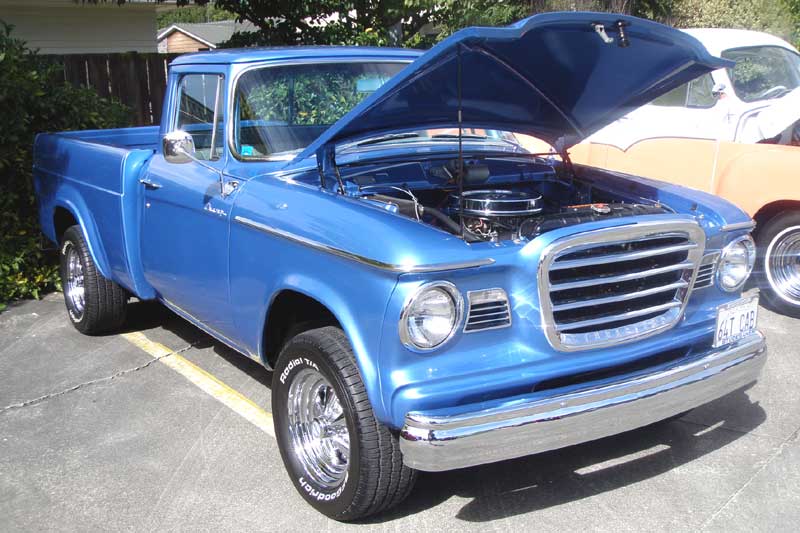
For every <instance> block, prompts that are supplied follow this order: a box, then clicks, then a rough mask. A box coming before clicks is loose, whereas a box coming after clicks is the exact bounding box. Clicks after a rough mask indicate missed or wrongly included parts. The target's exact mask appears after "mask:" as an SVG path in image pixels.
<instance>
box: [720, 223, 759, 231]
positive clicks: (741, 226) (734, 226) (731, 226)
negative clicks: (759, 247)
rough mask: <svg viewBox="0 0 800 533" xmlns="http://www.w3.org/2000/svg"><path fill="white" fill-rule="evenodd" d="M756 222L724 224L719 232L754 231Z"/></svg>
mask: <svg viewBox="0 0 800 533" xmlns="http://www.w3.org/2000/svg"><path fill="white" fill-rule="evenodd" d="M755 227H756V221H755V220H748V221H747V222H737V223H736V224H725V225H724V226H722V227H721V228H720V229H719V230H720V231H736V230H740V229H749V230H752V229H755Z"/></svg>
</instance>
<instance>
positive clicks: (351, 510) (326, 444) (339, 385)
mask: <svg viewBox="0 0 800 533" xmlns="http://www.w3.org/2000/svg"><path fill="white" fill-rule="evenodd" d="M272 407H273V413H274V417H275V433H276V436H277V439H278V446H279V447H280V451H281V457H282V458H283V463H284V465H285V466H286V470H287V472H288V473H289V476H290V477H291V479H292V482H293V483H294V486H295V488H296V489H297V491H298V492H299V493H300V494H301V495H302V496H303V498H305V500H306V501H307V502H308V503H310V504H311V505H312V506H313V507H314V508H316V509H317V510H318V511H320V512H322V513H323V514H325V515H327V516H329V517H331V518H334V519H336V520H355V519H357V518H362V517H365V516H368V515H371V514H375V513H378V512H381V511H384V510H386V509H388V508H390V507H392V506H394V505H396V504H398V503H400V502H401V501H402V500H403V499H405V498H406V496H407V495H408V493H409V492H410V491H411V488H412V487H413V484H414V481H415V479H416V471H414V470H411V469H410V468H408V467H406V466H405V465H404V464H403V461H402V457H401V454H400V447H399V444H398V441H397V437H396V436H395V435H393V434H392V433H391V432H390V431H389V429H388V428H387V427H386V426H384V425H382V424H381V423H380V422H378V421H377V420H376V419H375V415H374V414H373V412H372V407H371V406H370V402H369V399H368V398H367V394H366V391H365V389H364V383H363V382H362V380H361V375H360V373H359V371H358V367H357V366H356V363H355V359H354V357H353V353H352V351H351V349H350V345H349V343H348V341H347V338H346V337H345V335H344V333H343V332H342V330H340V329H338V328H335V327H330V326H329V327H323V328H319V329H314V330H310V331H306V332H304V333H301V334H299V335H297V336H296V337H294V338H293V339H291V340H290V341H289V342H288V343H287V344H286V346H285V347H284V348H283V350H282V351H281V355H280V357H279V358H278V362H277V363H276V365H275V373H274V378H273V386H272Z"/></svg>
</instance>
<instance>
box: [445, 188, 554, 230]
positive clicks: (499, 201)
mask: <svg viewBox="0 0 800 533" xmlns="http://www.w3.org/2000/svg"><path fill="white" fill-rule="evenodd" d="M542 209H543V206H542V195H541V194H538V193H532V192H525V191H510V190H502V189H491V190H477V191H465V192H464V194H463V195H461V194H458V193H452V194H450V195H449V196H448V198H447V210H448V213H449V214H450V215H451V216H452V217H453V218H454V219H456V220H457V219H458V217H459V213H463V217H464V230H465V231H467V232H469V233H470V234H471V235H472V236H474V237H476V238H477V239H478V240H498V239H500V238H501V237H502V236H503V235H510V236H511V237H512V238H513V237H514V236H518V235H519V230H520V228H521V227H522V225H523V224H524V223H525V221H526V220H529V219H531V217H534V216H535V215H538V214H540V213H541V212H542Z"/></svg>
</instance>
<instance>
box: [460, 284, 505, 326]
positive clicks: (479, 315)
mask: <svg viewBox="0 0 800 533" xmlns="http://www.w3.org/2000/svg"><path fill="white" fill-rule="evenodd" d="M467 309H468V310H467V319H466V320H465V321H464V333H475V332H478V331H488V330H491V329H501V328H507V327H510V326H511V308H510V306H509V304H508V294H506V291H505V290H504V289H501V288H494V289H483V290H479V291H469V292H467Z"/></svg>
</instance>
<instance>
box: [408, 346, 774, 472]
mask: <svg viewBox="0 0 800 533" xmlns="http://www.w3.org/2000/svg"><path fill="white" fill-rule="evenodd" d="M766 354H767V348H766V343H765V341H764V336H763V335H762V334H761V333H757V334H755V335H752V336H751V337H748V338H747V339H744V340H742V341H740V342H738V343H736V344H734V345H731V346H727V347H725V348H722V349H716V350H713V351H710V352H708V353H706V354H705V355H703V356H701V357H699V358H697V359H694V360H692V361H691V362H688V363H684V364H681V365H678V366H675V367H672V368H669V369H666V370H661V371H658V372H653V373H651V374H646V375H639V376H637V377H634V378H627V379H622V380H620V381H618V382H615V383H610V384H605V385H603V386H599V387H595V388H587V389H582V390H578V391H573V392H570V393H566V394H561V395H557V396H553V397H550V398H545V399H541V398H539V399H536V400H530V401H525V400H520V401H517V402H513V403H511V404H510V405H503V406H499V407H495V408H490V409H484V410H476V411H474V412H468V413H466V414H461V415H457V416H438V415H436V414H433V413H428V414H426V413H422V412H410V413H408V414H407V415H406V417H405V425H404V426H403V429H402V431H401V433H400V449H401V450H402V451H403V461H404V462H405V464H406V465H408V466H409V467H411V468H415V469H417V470H426V471H442V470H453V469H456V468H464V467H468V466H474V465H479V464H484V463H492V462H495V461H503V460H506V459H512V458H514V457H521V456H524V455H530V454H534V453H540V452H545V451H548V450H555V449H558V448H563V447H565V446H571V445H573V444H579V443H582V442H588V441H591V440H595V439H599V438H602V437H607V436H610V435H616V434H618V433H622V432H624V431H629V430H632V429H635V428H639V427H642V426H646V425H648V424H652V423H653V422H658V421H659V420H663V419H665V418H669V417H670V416H674V415H677V414H680V413H682V412H684V411H688V410H689V409H692V408H694V407H698V406H700V405H703V404H705V403H708V402H710V401H712V400H715V399H717V398H720V397H722V396H724V395H725V394H727V393H729V392H732V391H735V390H737V389H739V388H741V387H743V386H745V385H747V384H749V383H752V382H753V381H755V380H756V379H757V378H758V375H759V373H760V371H761V368H762V367H763V366H764V361H765V360H766Z"/></svg>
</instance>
